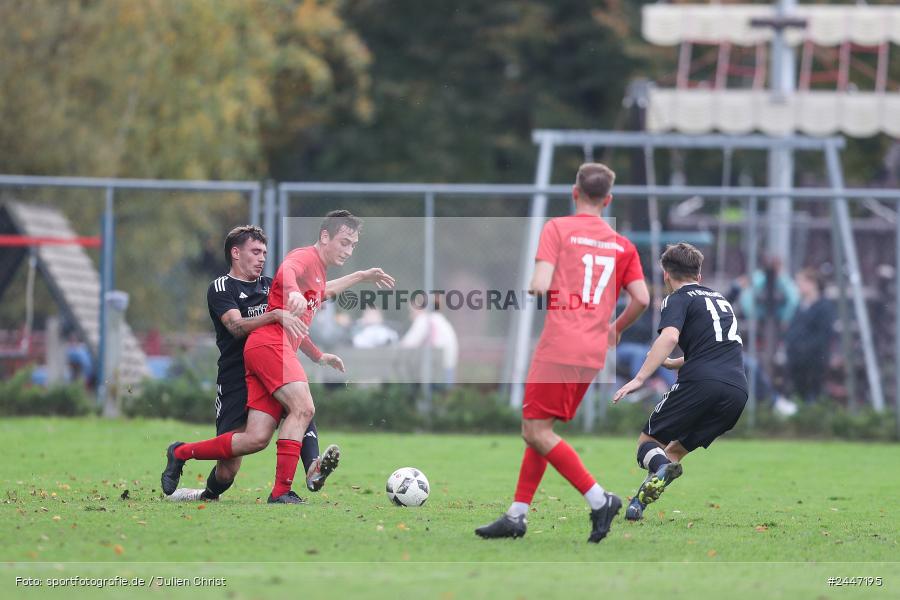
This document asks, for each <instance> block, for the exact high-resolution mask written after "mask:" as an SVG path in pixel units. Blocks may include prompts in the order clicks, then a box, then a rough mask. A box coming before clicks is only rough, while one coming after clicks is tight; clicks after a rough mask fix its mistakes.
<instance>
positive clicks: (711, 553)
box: [706, 550, 718, 558]
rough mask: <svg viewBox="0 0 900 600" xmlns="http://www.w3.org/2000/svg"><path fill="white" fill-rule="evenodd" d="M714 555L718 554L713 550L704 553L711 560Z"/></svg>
mask: <svg viewBox="0 0 900 600" xmlns="http://www.w3.org/2000/svg"><path fill="white" fill-rule="evenodd" d="M716 554H718V552H716V551H715V550H710V551H709V552H707V553H706V555H707V556H708V557H710V558H713V557H714V556H715V555H716Z"/></svg>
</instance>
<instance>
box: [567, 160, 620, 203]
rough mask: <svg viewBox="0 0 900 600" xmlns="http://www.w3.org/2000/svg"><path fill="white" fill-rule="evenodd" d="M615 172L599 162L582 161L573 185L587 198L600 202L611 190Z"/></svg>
mask: <svg viewBox="0 0 900 600" xmlns="http://www.w3.org/2000/svg"><path fill="white" fill-rule="evenodd" d="M615 181H616V174H615V172H614V171H613V170H612V169H610V168H609V167H607V166H606V165H604V164H601V163H584V164H583V165H581V166H580V167H579V168H578V175H576V176H575V185H576V186H577V187H578V189H579V190H580V191H581V193H582V194H584V195H585V196H586V197H587V198H588V199H590V200H592V201H594V202H600V201H601V200H603V199H604V198H606V197H607V196H609V192H610V191H611V190H612V186H613V183H615Z"/></svg>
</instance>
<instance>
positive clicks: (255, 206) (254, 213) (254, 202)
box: [250, 187, 260, 225]
mask: <svg viewBox="0 0 900 600" xmlns="http://www.w3.org/2000/svg"><path fill="white" fill-rule="evenodd" d="M259 193H260V192H259V187H257V188H256V189H255V190H253V191H252V192H250V225H259Z"/></svg>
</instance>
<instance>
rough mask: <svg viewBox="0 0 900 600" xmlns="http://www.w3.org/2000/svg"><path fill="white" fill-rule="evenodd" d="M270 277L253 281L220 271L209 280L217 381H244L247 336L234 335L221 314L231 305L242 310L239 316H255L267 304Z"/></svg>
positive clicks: (258, 314) (226, 382) (207, 295)
mask: <svg viewBox="0 0 900 600" xmlns="http://www.w3.org/2000/svg"><path fill="white" fill-rule="evenodd" d="M271 286H272V279H271V278H270V277H260V278H259V279H257V280H256V281H242V280H240V279H235V278H234V277H231V276H230V275H223V276H222V277H219V278H217V279H214V280H213V282H212V283H210V284H209V290H208V291H207V292H206V302H207V304H209V318H210V319H212V322H213V326H214V327H215V328H216V346H218V347H219V376H218V378H217V379H216V382H217V383H218V384H220V385H221V384H241V385H243V383H244V343H245V342H246V341H247V338H246V337H244V338H241V339H236V338H235V337H234V336H233V335H231V333H230V332H229V331H228V329H227V328H226V327H225V325H224V324H223V323H222V315H224V314H225V313H226V312H228V311H229V310H231V309H234V308H236V309H238V310H239V311H241V317H244V318H247V317H258V316H260V315H261V314H263V313H265V312H266V308H268V306H269V305H268V298H269V288H270V287H271Z"/></svg>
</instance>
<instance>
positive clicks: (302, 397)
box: [268, 381, 316, 504]
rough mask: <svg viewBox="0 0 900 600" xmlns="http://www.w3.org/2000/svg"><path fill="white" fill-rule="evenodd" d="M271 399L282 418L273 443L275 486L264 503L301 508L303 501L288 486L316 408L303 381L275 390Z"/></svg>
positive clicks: (291, 480) (307, 385)
mask: <svg viewBox="0 0 900 600" xmlns="http://www.w3.org/2000/svg"><path fill="white" fill-rule="evenodd" d="M273 396H274V397H275V399H276V400H278V402H279V403H280V404H281V405H282V406H283V407H284V409H285V411H286V414H285V417H284V421H283V422H282V423H281V431H280V433H279V436H278V442H277V445H278V453H277V456H278V460H277V464H276V467H275V485H274V487H273V488H272V493H271V494H269V500H268V501H269V503H270V504H301V503H302V502H303V500H302V499H301V498H300V497H299V496H297V494H295V493H294V491H293V490H291V485H292V484H293V481H294V475H295V474H296V472H297V463H298V462H299V461H300V449H301V447H302V445H303V435H304V433H305V432H306V428H307V427H308V426H309V422H310V421H312V418H313V416H314V415H315V412H316V408H315V405H314V404H313V399H312V393H310V391H309V384H308V383H306V382H305V381H294V382H291V383H288V384H285V385H283V386H281V387H280V388H278V389H277V390H275V393H274V394H273Z"/></svg>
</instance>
